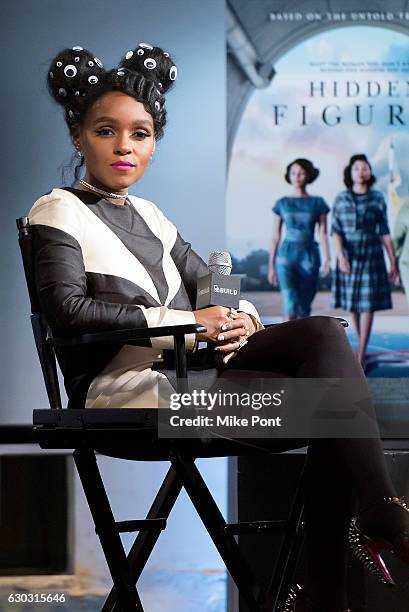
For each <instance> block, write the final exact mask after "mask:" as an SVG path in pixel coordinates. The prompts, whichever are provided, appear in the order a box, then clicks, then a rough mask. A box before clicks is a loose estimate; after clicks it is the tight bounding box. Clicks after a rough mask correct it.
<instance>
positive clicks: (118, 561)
mask: <svg viewBox="0 0 409 612" xmlns="http://www.w3.org/2000/svg"><path fill="white" fill-rule="evenodd" d="M74 460H75V464H76V466H77V469H78V474H79V477H80V479H81V482H82V486H83V488H84V493H85V496H86V498H87V501H88V505H89V508H90V510H91V514H92V518H93V519H94V523H95V529H96V532H97V534H98V536H99V539H100V541H101V545H102V548H103V551H104V554H105V558H106V560H107V564H108V567H109V571H110V573H111V576H112V580H113V582H114V585H115V588H116V592H117V594H118V600H119V603H120V606H121V612H136V611H137V612H143V607H142V603H141V601H140V599H139V595H138V592H137V590H136V588H135V584H134V583H133V582H132V577H131V574H130V568H129V565H128V560H127V557H126V554H125V551H124V548H123V546H122V542H121V538H120V536H119V533H118V531H117V528H116V525H115V519H114V516H113V514H112V510H111V506H110V504H109V500H108V497H107V494H106V491H105V487H104V483H103V482H102V478H101V474H100V472H99V469H98V466H97V461H96V458H95V453H94V451H92V450H91V449H77V450H75V451H74Z"/></svg>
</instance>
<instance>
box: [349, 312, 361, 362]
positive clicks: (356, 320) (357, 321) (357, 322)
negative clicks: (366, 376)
mask: <svg viewBox="0 0 409 612" xmlns="http://www.w3.org/2000/svg"><path fill="white" fill-rule="evenodd" d="M351 319H352V327H353V328H354V331H355V333H356V338H357V346H356V355H357V357H358V360H359V351H360V346H361V313H359V312H351Z"/></svg>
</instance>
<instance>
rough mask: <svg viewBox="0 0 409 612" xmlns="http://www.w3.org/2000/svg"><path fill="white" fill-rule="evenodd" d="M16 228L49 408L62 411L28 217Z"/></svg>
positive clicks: (54, 361) (55, 365) (54, 360)
mask: <svg viewBox="0 0 409 612" xmlns="http://www.w3.org/2000/svg"><path fill="white" fill-rule="evenodd" d="M16 223H17V228H18V242H19V245H20V250H21V256H22V259H23V267H24V274H25V277H26V283H27V288H28V294H29V296H30V304H31V312H32V314H31V317H30V320H31V325H32V328H33V334H34V340H35V345H36V348H37V353H38V357H39V359H40V364H41V370H42V372H43V376H44V382H45V386H46V390H47V396H48V402H49V404H50V408H54V409H61V408H62V404H61V394H60V386H59V382H58V374H57V360H56V357H55V352H54V347H53V345H52V344H51V342H50V338H51V333H50V331H49V328H48V325H47V322H46V321H45V319H44V316H43V315H42V313H41V306H40V300H39V299H38V295H37V290H36V284H35V267H34V257H33V235H32V231H31V227H30V222H29V219H28V217H20V218H18V219H16Z"/></svg>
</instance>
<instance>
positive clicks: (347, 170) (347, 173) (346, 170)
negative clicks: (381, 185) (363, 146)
mask: <svg viewBox="0 0 409 612" xmlns="http://www.w3.org/2000/svg"><path fill="white" fill-rule="evenodd" d="M357 161H363V162H365V163H366V164H368V167H369V170H370V171H371V178H370V179H369V181H368V188H369V187H372V185H373V184H374V183H375V181H376V176H374V174H373V172H372V166H371V164H370V163H369V161H368V158H367V156H366V155H364V154H363V153H358V154H357V155H352V157H351V159H350V160H349V162H348V165H347V166H346V167H345V168H344V183H345V186H346V188H347V189H349V190H352V185H353V183H352V176H351V169H352V166H353V165H354V163H355V162H357Z"/></svg>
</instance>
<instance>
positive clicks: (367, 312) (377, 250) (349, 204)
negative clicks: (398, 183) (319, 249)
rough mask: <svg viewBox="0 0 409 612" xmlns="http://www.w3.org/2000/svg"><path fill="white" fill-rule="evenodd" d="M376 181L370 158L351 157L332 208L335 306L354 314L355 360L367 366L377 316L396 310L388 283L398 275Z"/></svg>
mask: <svg viewBox="0 0 409 612" xmlns="http://www.w3.org/2000/svg"><path fill="white" fill-rule="evenodd" d="M375 181H376V178H375V176H374V175H373V174H372V168H371V165H370V163H369V161H368V159H367V157H366V156H365V155H363V154H358V155H353V156H352V157H351V159H350V160H349V163H348V166H347V167H346V168H345V169H344V183H345V186H346V190H345V191H342V192H341V193H339V194H338V195H337V197H336V199H335V203H334V207H333V210H332V226H331V234H332V235H333V236H334V246H335V251H336V255H337V265H336V269H335V274H334V279H333V286H332V291H333V305H334V307H335V308H343V309H344V310H349V311H350V312H351V313H352V322H353V325H354V328H355V331H356V334H357V337H358V348H357V357H358V359H359V361H360V363H361V365H362V367H363V368H364V367H365V352H366V348H367V346H368V341H369V336H370V333H371V329H372V324H373V318H374V312H375V311H376V310H386V309H389V308H392V300H391V289H390V281H392V282H394V281H395V280H396V279H397V277H398V271H397V266H396V258H395V254H394V251H393V246H392V239H391V236H390V231H389V226H388V220H387V215H386V203H385V199H384V197H383V195H382V193H381V192H380V191H376V190H375V189H372V185H373V184H374V183H375ZM383 247H385V249H386V252H387V254H388V258H389V262H390V270H389V274H388V273H387V271H386V265H385V258H384V254H383Z"/></svg>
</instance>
